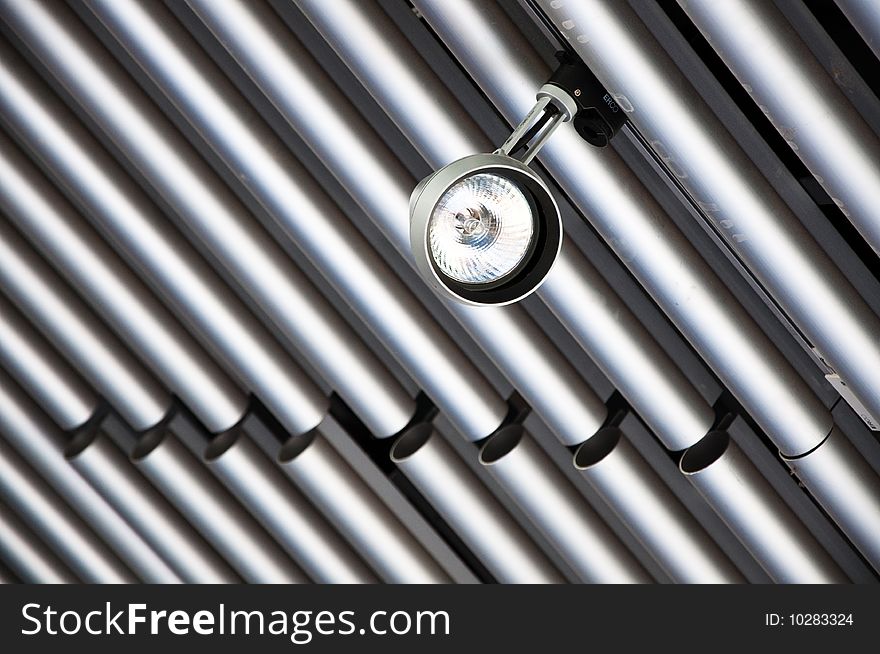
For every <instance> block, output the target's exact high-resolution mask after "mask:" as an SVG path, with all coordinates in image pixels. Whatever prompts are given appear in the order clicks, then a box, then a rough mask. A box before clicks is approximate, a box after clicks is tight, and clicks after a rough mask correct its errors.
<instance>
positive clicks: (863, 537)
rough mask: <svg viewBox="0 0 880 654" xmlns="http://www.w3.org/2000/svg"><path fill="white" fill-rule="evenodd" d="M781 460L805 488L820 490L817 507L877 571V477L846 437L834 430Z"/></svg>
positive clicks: (879, 526)
mask: <svg viewBox="0 0 880 654" xmlns="http://www.w3.org/2000/svg"><path fill="white" fill-rule="evenodd" d="M783 460H784V461H785V463H786V464H788V467H789V468H791V470H792V472H793V473H794V474H795V475H796V476H797V478H798V479H799V480H800V481H801V482H802V483H803V484H804V485H805V486H807V488H810V489H821V492H816V499H817V500H818V501H819V504H821V505H822V507H823V508H824V509H825V510H826V511H827V512H828V513H829V514H831V515H832V516H834V519H835V520H836V521H837V522H838V523H839V524H840V525H841V528H842V529H843V531H844V533H845V534H846V535H847V536H848V537H849V539H850V540H851V541H852V542H853V544H854V545H855V546H856V547H857V548H858V549H859V551H860V552H861V553H862V555H863V556H864V557H865V558H866V559H867V560H868V562H869V563H870V564H871V565H872V566H874V569H875V570H877V571H880V477H878V476H877V473H876V472H875V471H874V469H873V468H872V467H871V466H870V465H869V464H868V462H867V461H865V459H864V458H863V457H862V455H861V454H859V452H858V450H856V449H855V447H853V445H852V443H850V441H849V440H848V439H847V438H846V436H844V435H843V433H841V432H840V431H839V430H838V429H837V428H835V429H834V430H833V431H832V432H831V434H830V435H829V436H828V438H827V439H826V440H825V442H824V443H822V444H821V445H820V446H819V447H817V448H816V449H815V450H813V451H812V452H808V453H807V454H804V455H803V456H799V457H794V458H787V457H783Z"/></svg>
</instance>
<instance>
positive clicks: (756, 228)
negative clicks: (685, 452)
mask: <svg viewBox="0 0 880 654" xmlns="http://www.w3.org/2000/svg"><path fill="white" fill-rule="evenodd" d="M438 4H444V3H438ZM538 4H539V5H540V6H542V7H543V8H544V9H545V10H546V12H547V14H548V16H549V17H550V19H551V20H552V21H553V22H554V24H556V25H558V26H559V27H560V28H561V30H562V32H563V34H565V36H566V38H568V39H569V42H570V43H571V45H572V47H573V48H574V49H575V50H576V51H577V52H578V54H580V56H581V57H583V58H584V61H586V63H587V64H588V65H589V66H590V68H591V69H592V70H593V72H594V73H595V74H596V76H597V77H598V78H599V79H600V80H601V81H602V82H603V84H604V86H605V88H606V89H608V91H609V92H610V93H611V94H612V96H614V97H615V99H616V100H617V101H618V104H620V105H621V106H622V107H623V109H624V110H625V111H627V112H628V118H629V119H630V120H631V121H632V122H633V123H634V124H635V125H637V126H638V128H639V129H640V130H641V131H642V132H643V133H644V135H645V137H646V138H647V139H648V140H649V141H651V142H653V143H654V147H655V149H659V150H661V151H662V156H664V157H667V158H668V161H669V162H671V164H672V168H673V169H674V170H677V171H678V173H677V174H679V181H680V182H681V184H682V185H683V186H684V187H685V188H686V189H687V190H688V191H689V192H690V193H691V194H692V195H693V197H694V199H695V200H696V201H697V202H699V203H700V206H701V207H703V209H704V210H705V212H706V214H707V215H708V216H709V218H710V220H712V221H713V222H714V223H715V224H716V225H717V228H718V231H719V233H720V234H721V235H722V236H723V237H724V238H725V239H726V240H727V243H728V245H729V246H730V247H731V248H732V249H733V251H734V252H736V253H737V255H738V256H739V257H740V258H741V259H742V261H743V263H744V265H745V266H747V267H748V268H749V270H750V271H751V272H752V273H753V274H754V275H755V276H756V278H757V279H758V280H759V281H760V282H761V284H762V285H763V286H764V288H766V289H767V292H768V293H769V294H770V295H771V296H772V297H773V298H774V299H775V300H776V302H777V303H778V304H779V306H780V307H781V309H782V310H783V311H784V312H785V313H786V314H787V315H788V316H789V317H790V318H791V320H792V321H793V322H794V323H795V324H796V325H797V326H798V328H799V329H800V330H801V331H802V332H803V333H804V334H805V335H806V337H807V338H808V339H809V341H810V342H811V343H812V344H813V345H814V346H815V347H816V348H817V349H818V350H819V352H820V353H821V355H822V357H823V358H824V359H825V360H826V361H827V362H828V364H829V365H830V366H831V367H832V368H833V369H834V370H835V371H837V372H838V373H839V374H840V376H841V377H842V378H843V380H844V381H845V382H846V384H847V385H848V386H849V387H850V389H851V390H852V391H853V393H854V394H855V395H856V397H857V398H858V399H859V400H860V401H861V402H862V404H864V406H865V407H866V408H867V409H868V410H869V411H870V412H871V413H873V414H874V415H880V383H878V371H880V340H878V339H877V334H878V333H880V317H878V316H877V315H876V314H875V313H874V312H872V311H871V309H870V308H869V307H868V305H867V303H866V302H865V301H864V300H863V299H862V297H861V296H860V295H859V293H858V292H857V291H856V289H855V288H854V287H853V286H852V285H851V284H850V283H849V281H848V280H847V279H846V277H845V276H844V275H843V273H842V272H841V271H840V269H839V268H838V267H837V266H836V265H835V263H834V261H833V260H832V259H831V258H830V256H829V255H828V254H827V253H826V252H825V251H824V250H823V249H822V248H821V247H820V246H819V244H818V243H817V242H816V241H815V240H814V239H813V237H812V236H811V235H810V234H809V232H808V231H807V230H806V228H805V227H804V225H803V224H802V223H801V222H800V221H799V220H798V218H797V216H796V215H795V214H794V213H793V212H792V210H791V209H790V207H789V206H788V205H787V204H786V203H785V202H784V201H783V199H782V198H781V197H780V196H779V194H778V193H776V191H775V190H774V189H773V187H772V186H771V185H770V183H769V182H768V180H767V179H766V178H765V177H764V176H763V175H762V174H761V172H760V171H759V170H758V168H757V167H756V166H755V165H754V164H753V163H752V161H751V160H750V159H749V157H748V155H747V154H746V152H745V151H744V150H743V149H742V148H740V146H739V145H738V144H737V143H736V141H735V140H734V138H733V136H732V135H731V134H730V132H728V131H727V129H726V128H725V126H724V125H723V124H722V123H721V121H720V120H719V119H718V117H717V116H716V115H715V114H714V113H712V110H711V109H710V108H709V106H708V105H707V104H706V103H705V102H704V101H703V99H702V98H701V97H700V95H699V93H698V92H697V90H696V89H695V88H694V87H693V86H692V85H691V84H690V82H689V81H688V80H687V79H686V77H685V76H684V74H683V73H682V72H681V71H680V70H679V69H678V67H677V66H676V65H675V63H674V62H673V61H672V59H671V57H670V56H669V55H668V54H667V53H666V51H665V50H664V49H663V48H662V47H661V45H660V44H659V43H658V42H657V40H656V39H655V38H654V37H653V36H652V35H651V33H650V31H649V30H648V28H647V26H646V25H645V24H644V23H643V22H642V21H641V20H640V19H639V18H638V16H637V15H636V13H635V11H634V10H633V9H632V8H631V7H630V6H629V4H627V3H624V2H616V1H613V0H582V1H580V2H566V3H565V4H564V5H560V6H557V4H558V3H556V2H553V1H552V0H538ZM756 376H757V375H756V373H755V371H754V370H752V371H751V378H752V379H754V378H755V377H756ZM773 401H775V398H774V400H773ZM755 418H756V419H758V418H759V416H757V415H756V416H755ZM768 431H770V432H772V431H773V430H772V429H770V430H768ZM816 444H817V443H814V446H815V445H816ZM785 445H788V443H786V444H785ZM782 449H784V451H785V452H786V454H789V455H798V454H803V453H804V452H807V451H809V450H810V449H812V448H810V447H807V448H801V449H791V448H789V447H783V448H782Z"/></svg>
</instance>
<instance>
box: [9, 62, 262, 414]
mask: <svg viewBox="0 0 880 654" xmlns="http://www.w3.org/2000/svg"><path fill="white" fill-rule="evenodd" d="M3 54H4V53H3V52H2V50H0V58H2V59H3V60H4V61H8V60H7V59H6V57H4V56H3ZM2 75H3V70H2V67H0V76H2ZM7 86H8V85H7V84H3V83H2V82H0V88H6V87H7ZM0 92H2V91H0ZM0 206H2V207H3V209H4V210H5V211H6V212H7V215H8V216H9V217H10V219H12V220H13V221H14V222H15V223H16V225H17V226H18V228H19V229H20V230H21V231H22V232H23V233H24V234H25V235H27V236H28V237H29V238H30V240H31V242H32V243H34V245H35V246H36V247H37V248H39V249H40V250H41V251H42V252H43V254H44V255H46V257H47V258H48V259H49V260H50V261H51V262H52V263H54V264H55V266H56V268H57V269H58V270H60V271H62V272H63V273H65V274H66V277H67V279H68V280H70V282H71V283H72V284H73V285H75V286H76V288H77V289H78V290H79V291H80V292H81V293H82V295H83V297H85V298H88V301H89V302H90V303H91V304H92V306H93V307H94V309H95V310H96V311H97V312H99V313H100V314H101V315H102V317H103V318H105V319H106V320H107V321H108V322H109V323H110V324H111V325H113V326H114V327H115V328H116V333H117V334H119V335H120V337H121V338H122V339H123V340H125V341H127V343H128V345H129V346H130V347H131V348H132V349H133V350H134V351H136V352H137V353H138V355H139V356H140V357H141V358H142V359H144V360H145V361H146V362H147V363H148V364H150V365H151V367H152V368H153V370H155V371H156V372H157V374H158V375H159V376H160V377H161V379H162V380H163V381H164V382H165V383H166V384H167V385H168V387H169V388H170V389H171V390H173V391H174V392H175V393H176V394H177V395H178V396H179V397H180V398H181V399H182V400H183V401H184V402H185V403H186V404H187V405H188V406H189V407H190V408H191V409H192V410H193V412H194V413H195V414H196V415H197V416H198V417H199V418H200V419H201V420H202V422H203V423H204V424H205V425H206V426H207V427H208V428H209V429H212V430H221V429H226V428H229V427H231V426H232V425H234V424H235V423H236V422H238V421H239V420H240V419H241V416H242V415H243V414H244V412H245V411H246V410H247V401H248V400H247V396H246V395H245V394H244V393H243V392H242V391H241V390H240V389H239V388H238V386H237V385H236V384H235V383H234V382H233V381H232V380H231V379H230V378H229V377H228V376H227V375H226V374H225V373H224V372H223V371H222V370H221V369H220V367H219V366H218V365H217V364H216V363H215V362H214V360H213V359H211V357H210V356H209V355H208V353H207V352H205V351H204V350H203V349H202V347H201V346H200V345H199V344H198V343H197V342H196V340H195V339H194V338H193V337H192V336H191V335H190V334H189V332H187V331H186V330H185V329H184V328H183V326H182V325H180V323H178V322H177V320H176V319H175V318H174V316H172V315H171V313H170V312H169V311H168V310H167V309H166V308H165V307H164V305H162V304H161V303H160V302H159V301H158V300H157V299H156V298H155V296H154V295H153V293H152V292H151V291H150V289H149V288H147V286H146V284H144V283H143V282H142V281H141V280H140V279H139V278H138V277H137V276H136V275H135V274H134V273H133V272H132V271H131V270H130V269H129V268H128V266H127V265H126V264H125V262H124V261H123V260H122V258H121V257H119V256H118V255H117V254H116V252H114V250H113V249H112V248H111V247H110V246H108V245H107V244H106V242H105V241H104V240H102V239H101V237H100V236H99V235H98V234H97V233H96V232H95V231H94V230H93V229H92V228H91V226H89V225H88V223H87V222H86V221H85V220H84V219H83V218H82V217H81V216H80V215H79V214H77V213H76V211H75V210H74V209H73V207H71V206H70V205H69V204H68V203H67V201H66V200H65V198H64V197H63V196H62V195H61V194H60V193H59V192H58V191H57V190H56V189H55V187H54V186H53V185H52V184H51V183H50V182H49V181H48V180H47V179H46V178H45V177H43V175H42V173H40V171H39V170H38V169H37V167H36V166H34V165H33V164H32V163H31V162H30V161H29V160H28V159H27V157H26V156H25V155H24V154H23V153H22V152H21V151H20V150H19V149H18V148H17V147H16V146H15V144H14V143H13V142H12V141H11V140H10V139H9V138H7V137H6V136H5V135H4V134H3V133H2V132H0Z"/></svg>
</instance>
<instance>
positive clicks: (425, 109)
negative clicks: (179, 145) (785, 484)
mask: <svg viewBox="0 0 880 654" xmlns="http://www.w3.org/2000/svg"><path fill="white" fill-rule="evenodd" d="M215 4H216V3H215ZM233 4H235V3H233ZM296 4H297V5H298V6H299V8H300V9H301V10H302V11H303V13H305V14H306V16H307V17H308V18H309V20H311V21H312V23H313V24H314V25H315V26H316V27H317V28H318V30H319V31H320V32H321V34H322V35H323V36H324V38H325V39H326V40H327V41H328V43H329V44H330V45H331V46H332V47H333V48H334V50H335V51H336V52H337V53H338V54H339V55H340V57H342V59H343V60H344V61H345V63H346V64H347V65H348V67H349V68H350V69H351V70H352V72H353V73H354V74H355V75H356V76H358V78H359V79H360V80H361V82H362V83H363V84H364V86H365V87H366V88H367V90H368V91H369V92H370V93H371V94H372V95H373V97H374V98H375V99H376V101H377V102H378V103H379V104H380V105H381V106H382V107H383V109H384V110H385V111H386V112H387V113H388V115H389V116H390V117H391V119H392V120H393V121H394V122H395V123H396V124H397V126H398V127H399V128H400V129H401V131H402V132H403V133H404V135H405V136H406V137H407V138H408V139H409V140H410V142H411V143H412V144H413V145H414V146H415V148H416V149H417V150H418V151H419V152H420V153H421V154H422V156H424V157H425V159H427V160H428V161H429V162H430V163H431V164H432V166H434V167H439V166H442V165H445V164H448V163H449V162H451V161H454V160H456V159H459V158H461V157H463V156H465V155H467V154H472V153H474V152H491V151H492V150H494V146H493V145H492V144H491V143H490V142H489V141H488V139H487V137H486V136H485V135H484V134H483V132H482V131H480V129H479V128H478V126H477V125H476V123H475V122H474V120H473V118H472V117H471V116H470V115H469V114H468V112H467V111H465V109H464V108H463V107H462V106H461V103H460V102H459V100H458V99H457V98H456V97H455V96H454V95H453V94H452V93H451V92H450V90H449V89H448V88H447V87H446V86H444V85H443V83H442V82H441V81H440V79H439V78H438V77H437V75H436V74H435V73H434V72H433V70H431V68H430V67H429V66H428V65H427V64H426V63H425V61H424V60H423V59H422V58H421V56H420V55H419V53H418V52H417V51H416V49H415V48H414V47H413V46H412V45H411V44H410V43H409V42H408V41H407V40H406V38H405V37H404V36H403V34H401V33H400V31H399V30H398V29H397V27H396V26H395V25H394V23H393V22H392V21H391V20H390V18H389V17H388V16H387V15H386V14H385V13H384V12H383V11H382V9H381V8H380V7H379V6H378V4H377V3H369V2H357V0H337V1H336V2H333V3H326V2H321V1H320V0H296ZM248 7H249V11H250V12H251V13H253V14H255V15H256V14H257V12H258V9H257V7H256V6H254V4H249V5H248ZM213 11H214V13H220V12H218V11H217V10H216V8H214V10H213ZM223 11H225V12H227V13H230V12H231V11H232V10H231V9H230V7H229V3H224V4H223ZM236 18H237V19H238V20H236V21H235V24H236V25H241V23H242V22H243V21H244V20H245V19H244V18H242V16H241V12H239V14H237V15H236ZM227 22H228V23H229V27H227V30H226V31H224V32H223V33H222V36H223V37H224V38H223V40H224V43H225V44H226V47H227V48H230V49H231V50H233V51H234V52H235V54H236V55H237V56H238V59H239V61H242V60H243V59H244V54H242V55H239V54H238V53H239V52H240V51H241V49H242V48H241V47H238V48H235V47H233V46H232V45H230V44H232V43H235V42H236V41H241V40H244V35H245V34H246V33H247V32H249V31H251V26H250V24H249V23H248V28H249V29H248V30H242V29H241V28H240V27H235V28H234V29H235V30H236V31H235V34H233V33H232V29H233V25H232V21H227ZM260 28H261V32H260V35H259V36H260V38H259V39H256V38H255V39H254V43H253V46H252V52H251V54H250V57H249V59H248V61H249V62H252V63H250V65H245V67H246V68H249V70H250V71H251V75H252V76H254V77H256V74H255V73H254V72H253V70H255V69H256V67H257V66H259V65H262V66H263V68H265V72H264V73H262V74H261V75H260V77H259V80H258V83H260V84H261V86H262V87H263V88H264V90H266V91H267V93H268V94H269V95H270V96H272V97H273V98H279V97H284V98H288V97H289V100H288V101H286V102H285V103H284V105H283V107H282V106H281V103H280V101H279V100H277V99H276V100H275V102H276V105H278V106H279V108H281V109H287V111H288V112H289V113H293V112H295V114H294V115H296V117H297V122H298V123H299V124H300V125H302V124H304V123H305V122H306V121H308V120H311V121H317V120H320V122H321V128H319V127H318V126H314V127H312V128H311V129H309V130H308V131H306V130H304V129H303V128H300V133H302V134H303V136H304V137H305V138H306V139H307V140H308V141H309V142H310V144H312V147H313V148H314V149H315V150H316V151H317V152H318V154H319V156H321V158H322V159H323V160H324V161H325V162H327V161H330V160H332V161H333V162H334V165H335V170H336V175H337V177H338V178H339V179H340V181H341V182H342V183H343V184H344V185H345V186H346V188H348V189H349V190H350V192H352V194H353V195H354V196H355V197H356V199H358V201H359V202H360V204H361V205H362V206H364V207H365V209H367V210H368V211H372V212H374V213H376V212H378V214H377V215H382V216H385V218H384V221H385V222H386V223H388V224H393V225H397V226H396V227H395V228H394V229H399V230H402V231H401V232H400V233H398V232H396V231H395V232H394V233H395V234H398V238H401V239H407V240H402V241H396V242H395V244H396V245H397V246H398V248H400V249H403V250H405V251H406V252H405V253H406V256H407V257H409V242H408V233H407V232H406V230H407V229H408V223H407V222H406V221H405V220H403V217H404V216H405V215H407V214H406V213H404V210H403V209H402V208H401V207H402V206H403V204H402V203H403V202H405V201H406V198H407V197H408V195H409V192H410V190H411V189H412V188H413V187H414V186H415V180H413V179H412V176H411V175H409V174H408V173H407V171H406V169H405V168H403V166H402V165H400V163H399V162H397V161H396V160H395V159H394V155H393V153H391V151H390V150H389V149H388V147H387V146H386V145H385V144H384V142H383V141H382V140H381V139H380V138H379V137H378V135H376V134H374V132H373V130H372V128H371V127H370V126H369V124H368V123H367V122H366V121H365V120H364V118H363V117H362V116H361V115H360V114H359V113H358V112H357V111H356V110H355V109H354V107H353V106H352V105H351V103H350V102H349V101H348V100H347V99H346V98H345V96H344V95H342V94H341V93H340V92H339V91H338V90H337V89H336V87H335V84H334V82H333V81H332V80H330V79H329V77H328V76H327V75H326V73H324V72H323V71H321V70H320V68H319V67H318V66H317V65H315V64H312V65H311V66H309V70H308V72H309V77H310V79H311V80H312V85H313V86H314V87H315V88H316V89H320V91H319V92H313V93H310V94H309V95H308V97H303V94H302V93H301V92H299V88H300V87H301V85H300V84H292V83H291V79H299V78H300V77H301V76H302V74H300V75H297V76H294V75H293V74H292V73H291V72H290V71H289V70H288V69H287V68H282V66H281V65H280V64H279V63H278V62H277V61H276V57H275V56H274V54H275V53H274V48H272V49H270V50H269V52H270V53H271V54H272V55H273V56H272V57H271V58H270V57H267V55H266V48H265V46H264V45H263V44H265V43H266V42H267V41H270V39H272V40H274V41H275V42H283V43H284V50H283V53H284V54H285V55H286V57H287V58H289V59H291V60H292V61H294V62H295V65H296V66H298V67H300V68H303V69H305V68H306V66H307V63H308V62H311V61H312V58H311V56H310V55H309V54H308V53H306V52H301V46H300V45H299V44H294V43H292V40H293V37H292V36H290V35H289V34H286V35H285V33H284V32H285V30H284V28H283V27H282V26H281V25H280V23H279V22H278V21H277V19H276V20H274V21H268V20H267V19H265V18H264V20H263V21H262V24H261V26H260ZM270 59H271V61H272V64H271V65H269V61H270ZM270 86H271V92H269V87H270ZM537 88H538V87H535V89H534V90H533V91H532V100H533V101H534V92H535V91H537ZM294 89H296V91H295V90H294ZM294 103H298V104H294ZM317 103H319V104H317ZM439 108H442V111H438V109H439ZM520 117H521V116H520ZM517 120H519V118H517ZM331 121H332V122H331ZM353 152H357V155H353V154H352V153H353ZM353 160H355V161H358V162H360V161H373V164H372V170H374V171H377V172H376V173H374V174H373V175H371V176H370V177H371V179H370V180H365V179H364V177H363V176H362V175H361V174H360V173H359V171H360V170H361V169H362V168H363V165H360V166H357V167H355V166H347V165H346V162H348V161H353ZM331 168H333V166H331ZM380 174H381V175H382V183H381V184H379V183H376V181H375V180H376V178H377V177H378V176H379V175H380ZM389 188H390V189H393V190H394V191H396V192H395V193H394V194H391V193H389ZM391 198H394V199H395V200H397V199H399V201H400V203H401V207H398V206H397V202H394V203H392V202H391ZM382 212H384V213H382ZM537 293H538V296H539V297H540V298H541V299H542V300H543V301H544V302H545V304H546V305H547V306H548V308H549V309H550V310H551V311H552V312H553V313H554V315H555V316H556V317H557V318H558V319H559V321H560V322H561V323H562V324H563V325H564V326H565V327H566V329H568V331H569V332H570V333H571V334H572V336H574V338H575V339H576V340H577V341H578V343H579V344H580V345H581V347H583V349H584V350H586V351H587V352H588V353H589V354H590V356H591V357H592V358H593V359H594V360H595V361H596V363H597V364H598V366H599V367H600V368H601V369H602V371H603V372H604V373H605V374H606V375H607V376H608V378H609V379H610V380H611V382H612V383H613V384H614V385H615V386H616V387H617V388H619V389H620V391H621V393H622V394H623V395H624V396H625V397H626V398H627V400H628V401H629V402H630V404H632V405H633V407H634V408H635V409H636V410H637V411H638V412H639V414H640V415H641V416H642V418H644V419H645V421H646V422H647V423H648V424H649V426H650V427H651V428H652V429H653V430H654V431H655V432H656V433H657V435H658V436H659V437H660V438H661V440H662V441H663V442H664V444H665V445H666V446H667V447H669V448H670V449H672V450H681V449H684V448H686V447H688V446H689V445H692V444H693V443H695V442H696V441H698V440H699V439H700V438H702V437H703V435H704V434H705V433H706V431H707V430H708V429H709V427H710V426H711V425H712V421H713V418H714V416H713V413H712V410H711V408H710V407H709V406H708V405H707V404H706V402H705V401H704V400H703V399H702V397H701V396H700V394H699V393H698V392H697V390H696V389H695V388H694V386H693V385H692V384H691V383H690V382H689V381H688V380H687V378H686V377H685V376H684V375H683V374H682V373H681V371H680V370H679V368H678V366H677V365H676V364H675V363H674V362H673V361H672V359H671V358H670V357H669V355H667V354H666V353H665V351H664V350H663V349H662V348H661V347H660V346H659V344H658V343H657V342H656V341H655V340H654V338H653V337H652V336H651V335H650V333H649V332H648V331H647V330H646V329H645V328H644V326H643V325H642V324H641V323H640V322H639V320H638V319H637V318H636V317H635V316H634V315H633V313H632V312H631V311H630V310H629V308H628V307H627V306H626V304H625V303H624V302H623V301H622V300H621V298H619V297H618V296H617V295H616V293H615V292H614V291H613V290H612V288H611V287H610V286H609V285H608V283H607V282H606V281H605V280H604V278H603V277H602V276H601V275H600V274H599V272H598V271H597V270H596V269H595V268H594V267H593V266H592V264H590V263H589V261H588V260H587V259H586V258H585V257H584V256H583V255H582V254H581V252H580V251H579V250H577V248H576V246H575V245H574V244H573V243H572V242H571V241H570V240H568V239H563V243H562V249H561V251H560V254H559V258H558V259H557V262H556V265H555V266H554V268H553V270H552V271H551V272H550V274H549V275H548V277H547V279H546V281H545V282H544V284H543V285H542V286H541V287H540V288H539V289H538V291H537ZM521 392H522V391H521ZM538 410H539V412H540V408H538ZM583 439H584V436H583V435H582V436H581V438H580V440H571V439H565V440H566V442H567V443H568V444H573V443H577V442H580V441H582V440H583Z"/></svg>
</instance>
